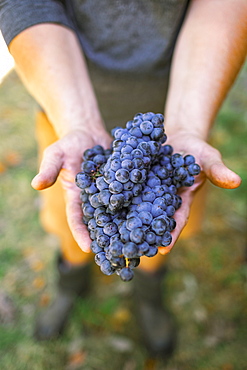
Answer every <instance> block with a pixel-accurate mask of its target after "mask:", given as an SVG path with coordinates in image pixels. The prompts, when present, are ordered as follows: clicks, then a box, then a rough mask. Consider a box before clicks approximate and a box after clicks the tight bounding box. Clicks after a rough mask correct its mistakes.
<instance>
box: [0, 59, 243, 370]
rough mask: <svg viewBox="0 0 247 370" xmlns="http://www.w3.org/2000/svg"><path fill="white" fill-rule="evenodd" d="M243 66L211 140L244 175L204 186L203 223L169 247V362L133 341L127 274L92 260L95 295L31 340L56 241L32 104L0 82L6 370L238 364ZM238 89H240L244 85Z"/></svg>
mask: <svg viewBox="0 0 247 370" xmlns="http://www.w3.org/2000/svg"><path fill="white" fill-rule="evenodd" d="M246 82H247V66H245V68H244V69H243V70H242V73H241V75H240V76H239V78H238V80H237V82H236V84H235V85H234V87H233V89H232V90H231V93H230V94H229V96H228V98H227V100H226V102H225V104H224V105H223V107H222V109H221V111H220V114H219V116H218V118H217V124H216V126H215V129H214V131H213V135H212V139H211V142H212V143H213V145H214V146H215V147H217V148H218V149H220V150H221V152H222V154H223V157H224V159H225V162H226V163H227V164H228V165H229V167H230V168H232V169H234V170H235V171H236V172H237V173H238V174H239V175H240V176H241V177H242V179H243V183H242V185H241V186H240V188H239V189H236V190H222V189H218V188H216V187H214V186H210V191H209V195H208V200H207V208H206V214H205V218H204V223H203V227H202V231H201V233H200V234H199V235H197V236H195V237H193V238H191V239H190V240H187V241H180V242H179V243H178V244H177V246H176V248H174V250H173V252H172V253H171V255H170V259H169V266H170V272H169V274H168V276H167V279H166V280H165V281H164V301H165V302H166V304H167V305H168V306H169V308H170V309H171V311H172V312H173V313H174V315H175V317H176V321H177V324H178V327H179V341H178V346H177V349H176V352H175V353H174V355H173V356H172V357H171V358H170V359H168V361H167V362H166V363H164V362H161V361H159V360H157V359H150V358H149V357H148V354H147V353H146V351H145V349H144V347H143V346H142V345H141V344H140V340H139V339H140V338H139V334H138V328H137V327H136V324H135V320H134V317H133V316H132V310H131V291H132V290H131V287H132V285H131V282H130V283H123V282H120V280H119V278H118V277H117V276H116V277H115V276H114V277H105V276H103V275H102V274H101V273H100V272H99V270H98V267H97V266H96V265H95V268H94V270H95V271H94V272H95V273H94V286H93V292H92V294H91V295H90V296H89V297H87V298H86V299H85V300H83V301H80V302H78V304H77V305H76V307H75V311H74V313H73V316H72V319H71V321H70V323H69V325H68V327H67V330H66V332H65V335H64V337H63V338H61V339H59V340H58V341H54V342H49V343H37V342H35V341H34V340H33V337H32V332H33V322H34V319H35V316H36V312H37V310H40V309H42V308H43V307H45V306H46V305H47V304H49V302H50V300H51V297H52V295H53V293H54V280H55V277H56V276H55V272H54V269H53V264H54V255H55V254H56V251H57V249H58V242H57V240H56V238H55V237H54V236H52V235H47V234H45V233H44V231H43V230H42V228H41V226H40V224H39V217H38V210H39V207H40V203H39V194H38V192H36V191H35V190H33V189H32V188H31V186H30V181H31V179H32V177H33V176H34V175H35V174H36V170H37V168H36V145H35V129H34V124H33V122H34V117H35V110H36V104H35V102H34V101H33V100H32V98H31V97H30V96H29V95H28V93H27V92H26V90H25V89H24V88H23V86H22V84H21V82H20V80H19V79H18V77H17V75H16V74H15V72H11V73H10V74H9V75H8V76H7V77H6V78H5V79H4V81H3V83H2V85H1V86H0V102H1V103H0V104H1V105H0V128H1V145H0V180H1V182H0V184H1V185H0V209H1V219H0V233H1V239H0V260H1V265H0V279H1V288H0V365H1V369H4V370H5V369H6V370H9V369H11V370H12V369H13V370H22V369H25V370H44V369H49V368H50V369H52V370H56V369H59V370H60V369H65V370H76V369H85V370H109V369H111V370H119V369H121V370H139V369H140V370H145V369H146V370H148V369H150V370H151V369H154V370H161V369H167V370H180V369H181V370H190V369H193V370H194V369H196V370H209V369H210V370H211V369H212V370H243V369H244V368H246V363H247V353H246V340H247V322H246V317H247V304H246V303H247V302H246V292H247V266H246V259H247V249H246V229H247V227H246V226H247V224H246V187H247V174H246V168H247V147H246V142H247V111H246V106H247V98H246V96H247V95H246V86H247V83H246ZM244 89H245V90H244Z"/></svg>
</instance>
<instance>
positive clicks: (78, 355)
mask: <svg viewBox="0 0 247 370" xmlns="http://www.w3.org/2000/svg"><path fill="white" fill-rule="evenodd" d="M85 358H86V352H84V351H76V352H74V353H71V354H70V356H69V359H68V368H69V369H73V368H76V367H77V366H79V365H82V364H83V363H84V361H85Z"/></svg>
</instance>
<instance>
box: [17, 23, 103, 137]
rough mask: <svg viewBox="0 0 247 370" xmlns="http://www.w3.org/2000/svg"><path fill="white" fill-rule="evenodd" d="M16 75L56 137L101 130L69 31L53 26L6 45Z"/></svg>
mask: <svg viewBox="0 0 247 370" xmlns="http://www.w3.org/2000/svg"><path fill="white" fill-rule="evenodd" d="M10 52H11V54H12V55H13V57H14V59H15V62H16V67H17V71H18V73H19V75H20V77H21V78H22V80H23V82H24V84H25V86H26V87H27V89H28V90H29V92H30V93H31V94H32V96H33V97H34V98H35V99H36V100H37V102H38V103H39V104H40V105H41V107H42V108H43V109H44V110H45V112H46V114H47V116H48V118H49V120H50V121H51V122H52V124H53V126H54V128H55V130H56V132H57V134H58V136H59V137H62V136H64V135H65V134H66V133H68V132H70V131H71V130H77V129H80V130H90V132H91V133H92V135H94V133H95V134H96V133H98V132H99V131H101V130H103V122H102V119H101V116H100V113H99V110H98V106H97V102H96V98H95V95H94V91H93V88H92V85H91V82H90V79H89V76H88V72H87V67H86V63H85V60H84V58H83V55H82V52H81V49H80V46H79V44H78V40H77V38H76V36H75V34H74V33H73V31H71V30H69V29H67V28H65V27H63V26H59V25H55V24H40V25H36V26H33V27H30V28H28V29H26V30H25V31H23V32H21V33H20V34H19V35H18V36H17V37H15V38H14V39H13V41H12V42H11V44H10Z"/></svg>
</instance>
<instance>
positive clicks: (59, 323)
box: [34, 257, 91, 340]
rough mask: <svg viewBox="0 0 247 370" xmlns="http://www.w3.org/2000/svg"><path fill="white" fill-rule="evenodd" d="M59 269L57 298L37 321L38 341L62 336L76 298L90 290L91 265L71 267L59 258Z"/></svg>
mask: <svg viewBox="0 0 247 370" xmlns="http://www.w3.org/2000/svg"><path fill="white" fill-rule="evenodd" d="M57 268H58V272H59V279H58V290H57V296H56V298H55V300H54V302H53V303H52V304H51V306H49V307H48V308H47V309H46V310H44V311H43V312H42V313H41V314H40V316H39V317H38V319H37V321H36V325H35V331H34V337H35V338H36V339H38V340H48V339H54V338H57V337H58V336H59V335H60V334H62V332H63V329H64V327H65V324H66V322H67V319H68V316H69V314H70V312H71V311H72V308H73V306H74V303H75V300H76V298H77V297H78V296H83V295H85V294H86V293H87V292H88V290H89V286H90V269H91V265H90V264H86V265H82V266H80V265H78V266H76V267H70V266H69V265H68V264H66V262H64V261H63V259H62V258H61V257H59V258H58V261H57Z"/></svg>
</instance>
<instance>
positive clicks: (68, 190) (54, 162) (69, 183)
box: [32, 131, 111, 252]
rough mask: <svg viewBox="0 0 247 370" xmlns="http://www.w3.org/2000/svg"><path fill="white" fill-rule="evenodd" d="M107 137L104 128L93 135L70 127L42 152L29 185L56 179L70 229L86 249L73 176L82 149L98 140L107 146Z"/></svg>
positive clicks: (40, 186)
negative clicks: (60, 186)
mask: <svg viewBox="0 0 247 370" xmlns="http://www.w3.org/2000/svg"><path fill="white" fill-rule="evenodd" d="M110 142H111V138H110V136H109V135H108V134H107V133H106V132H104V133H102V132H101V134H100V137H98V138H93V137H91V136H90V134H88V133H87V132H82V131H73V132H71V133H70V134H68V135H66V136H64V137H63V138H62V139H60V140H58V141H57V142H55V143H54V144H52V145H51V146H49V147H48V148H47V149H46V150H45V152H44V157H43V160H42V163H41V167H40V172H39V174H38V175H37V176H36V177H35V178H34V179H33V181H32V186H33V187H34V188H35V189H37V190H42V189H45V188H48V187H50V186H51V185H53V184H54V182H55V181H56V180H57V178H58V179H59V181H61V183H62V186H63V189H64V196H65V202H66V214H67V220H68V224H69V226H70V229H71V232H72V234H73V236H74V238H75V240H76V242H77V243H78V245H79V246H80V247H81V249H82V250H83V251H84V252H90V242H91V241H90V238H89V234H88V231H87V228H86V226H85V225H84V224H83V223H82V210H81V203H80V197H79V194H80V189H79V188H78V187H77V186H76V185H75V176H76V174H77V173H78V172H79V171H80V167H81V161H82V156H83V153H84V151H85V150H86V149H88V148H91V147H93V146H94V145H96V144H99V143H101V145H102V146H103V147H105V148H107V147H109V146H110Z"/></svg>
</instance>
